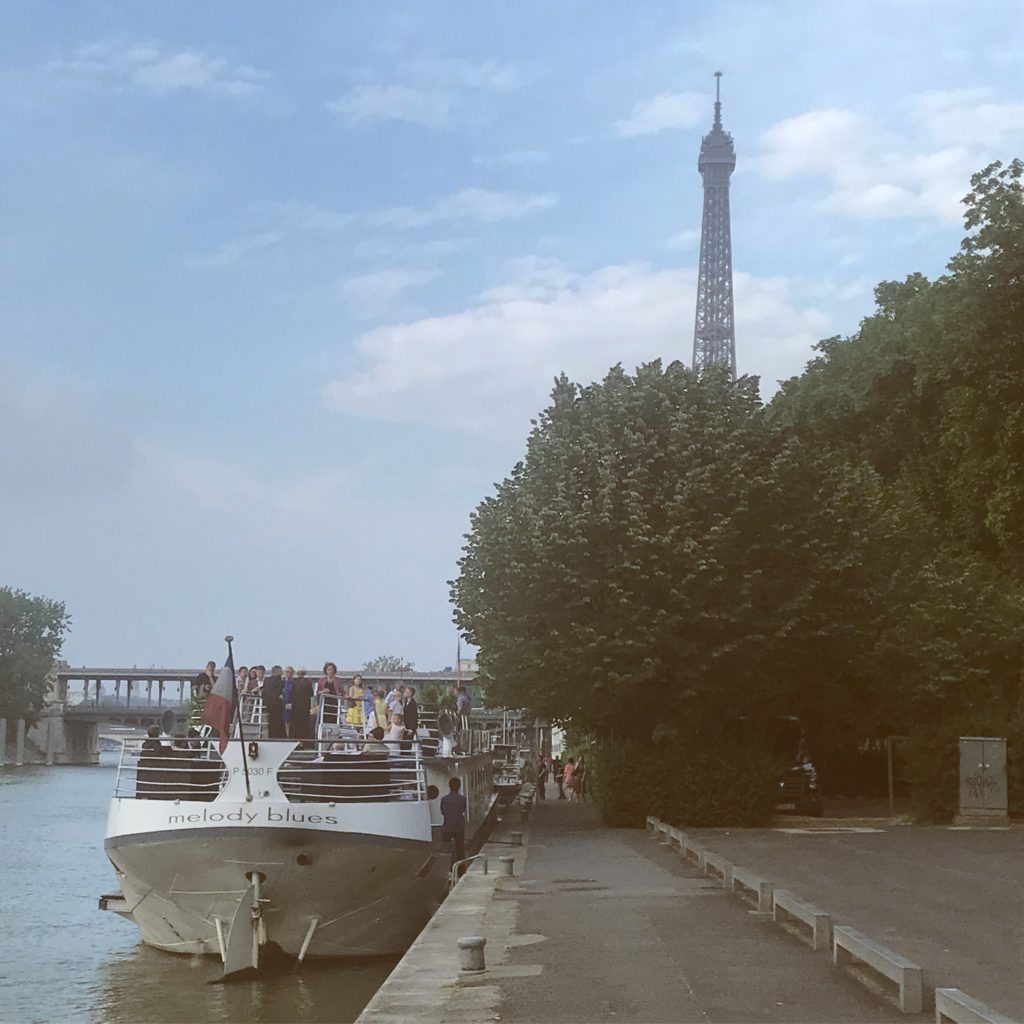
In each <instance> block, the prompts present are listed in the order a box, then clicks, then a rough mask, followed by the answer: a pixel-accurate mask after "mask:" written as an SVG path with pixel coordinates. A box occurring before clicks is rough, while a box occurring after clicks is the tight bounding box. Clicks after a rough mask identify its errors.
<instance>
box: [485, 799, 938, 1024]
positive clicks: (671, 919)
mask: <svg viewBox="0 0 1024 1024" xmlns="http://www.w3.org/2000/svg"><path fill="white" fill-rule="evenodd" d="M550 789H553V787H549V790H550ZM518 882H519V884H518V885H517V886H515V887H510V888H508V889H502V890H499V891H498V892H496V893H495V897H494V899H495V900H496V901H510V902H512V903H513V904H514V905H515V907H516V908H517V909H518V916H517V919H516V932H517V934H516V935H514V936H513V937H512V940H511V942H510V943H509V945H510V946H511V949H510V951H509V962H510V964H512V965H522V970H523V973H524V976H521V977H515V976H505V977H502V978H501V979H500V981H499V985H500V988H501V994H502V998H501V1003H500V1016H501V1020H503V1021H508V1022H512V1024H517V1022H528V1024H538V1022H556V1021H557V1022H576V1021H578V1022H593V1021H621V1022H644V1024H651V1022H661V1021H678V1022H698V1021H699V1022H726V1021H787V1022H802V1021H815V1022H819V1024H831V1022H845V1021H857V1022H869V1021H871V1022H874V1021H896V1020H902V1021H907V1020H910V1021H917V1020H922V1021H923V1020H925V1019H927V1018H925V1017H920V1018H918V1017H906V1016H902V1015H900V1014H899V1013H897V1012H896V1010H895V1009H894V1008H893V1007H891V1006H889V1005H888V1004H886V1003H885V1002H883V1001H882V1000H880V999H879V998H878V997H876V996H874V995H872V994H870V993H868V992H867V991H866V990H864V989H863V988H861V987H860V986H859V985H858V984H856V983H855V982H854V981H853V980H852V979H850V978H848V977H847V976H846V975H844V974H843V973H842V972H840V971H838V970H836V969H835V968H833V967H832V966H831V965H830V963H829V960H828V957H827V956H826V955H825V954H823V953H814V952H812V951H811V950H810V948H808V947H806V946H804V945H802V944H800V943H799V942H797V941H796V940H795V939H792V938H790V937H789V936H788V935H786V934H785V933H783V932H782V931H781V930H780V929H778V928H776V927H775V926H774V925H772V924H771V923H770V922H768V921H765V920H764V919H763V918H759V917H756V916H754V915H752V914H751V913H749V912H748V911H747V910H746V909H745V908H744V907H743V906H742V905H741V904H740V903H739V902H738V901H737V900H735V899H733V898H732V897H730V896H727V895H726V894H725V893H723V892H722V891H721V890H720V889H717V888H716V887H714V886H712V885H711V884H710V883H709V882H708V881H707V880H705V879H703V878H700V877H698V876H697V875H696V873H695V872H694V871H692V870H690V869H688V868H686V867H684V866H683V864H682V861H681V860H680V859H679V857H678V855H677V854H676V853H674V852H669V850H668V849H666V848H665V847H663V846H659V845H658V844H657V843H656V842H654V840H653V839H651V838H650V837H649V836H648V835H646V834H645V833H643V832H639V831H626V830H618V829H606V828H602V827H601V826H600V825H599V822H598V820H597V815H596V813H595V812H594V809H593V808H592V807H589V806H584V807H573V806H569V805H567V804H566V803H564V802H556V801H550V800H549V801H547V802H544V803H541V804H539V805H538V806H537V808H536V810H535V812H534V816H533V821H532V823H531V828H530V845H529V853H528V857H527V860H526V867H525V872H524V874H523V876H522V878H520V879H519V880H518ZM530 965H532V968H533V970H530V971H529V973H527V969H528V967H529V966H530ZM535 972H536V973H535ZM481 1019H483V1018H481Z"/></svg>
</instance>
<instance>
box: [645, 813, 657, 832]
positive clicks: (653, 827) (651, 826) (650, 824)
mask: <svg viewBox="0 0 1024 1024" xmlns="http://www.w3.org/2000/svg"><path fill="white" fill-rule="evenodd" d="M658 825H659V822H658V819H657V818H655V817H654V816H653V815H651V814H648V815H647V831H648V832H657V830H658Z"/></svg>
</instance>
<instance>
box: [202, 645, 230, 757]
mask: <svg viewBox="0 0 1024 1024" xmlns="http://www.w3.org/2000/svg"><path fill="white" fill-rule="evenodd" d="M237 710H238V690H237V689H236V687H235V656H234V654H233V653H232V652H231V644H228V660H227V664H226V665H225V666H224V667H223V668H222V669H221V670H220V674H219V675H218V676H217V682H215V683H214V684H213V689H212V690H211V691H210V695H209V697H207V698H206V706H205V707H204V708H203V722H204V724H206V725H212V726H213V728H214V729H216V730H217V732H218V733H219V734H220V752H221V753H222V754H223V753H224V748H225V747H226V746H227V745H228V739H229V738H230V736H231V726H232V724H233V723H234V721H235V712H236V711H237Z"/></svg>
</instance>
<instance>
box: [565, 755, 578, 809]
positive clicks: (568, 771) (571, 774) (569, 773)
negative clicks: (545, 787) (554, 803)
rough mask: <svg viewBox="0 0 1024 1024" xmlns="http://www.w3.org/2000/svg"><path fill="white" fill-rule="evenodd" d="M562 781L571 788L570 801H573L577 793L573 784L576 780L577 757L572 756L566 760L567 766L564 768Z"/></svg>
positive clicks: (567, 787) (568, 788)
mask: <svg viewBox="0 0 1024 1024" xmlns="http://www.w3.org/2000/svg"><path fill="white" fill-rule="evenodd" d="M562 781H563V782H564V783H565V788H566V789H567V790H569V803H572V802H573V796H574V795H575V792H574V789H573V786H574V785H575V782H576V758H574V757H570V758H569V760H568V761H567V762H566V765H565V768H564V769H562Z"/></svg>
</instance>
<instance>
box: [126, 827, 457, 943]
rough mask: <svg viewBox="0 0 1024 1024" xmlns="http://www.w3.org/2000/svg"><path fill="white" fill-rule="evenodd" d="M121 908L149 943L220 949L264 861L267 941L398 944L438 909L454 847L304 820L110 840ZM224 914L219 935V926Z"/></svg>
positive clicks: (410, 938) (415, 932)
mask: <svg viewBox="0 0 1024 1024" xmlns="http://www.w3.org/2000/svg"><path fill="white" fill-rule="evenodd" d="M106 850H107V855H108V856H109V858H110V860H111V862H112V863H113V865H114V867H115V869H116V870H117V873H118V876H119V878H120V881H121V892H122V894H123V896H124V904H123V906H119V907H118V908H117V909H118V912H119V913H122V914H124V915H125V916H128V917H130V918H131V919H132V920H133V921H134V922H135V923H136V925H137V926H138V928H139V931H140V933H141V935H142V940H143V942H145V943H146V944H147V945H150V946H155V947H157V948H158V949H164V950H168V951H170V952H175V953H208V954H216V955H218V956H219V955H220V954H221V951H222V945H221V944H222V942H223V937H224V935H225V933H226V930H227V928H228V925H229V923H230V921H231V919H232V917H233V916H234V913H235V910H236V909H237V907H238V903H239V900H240V899H242V898H243V897H244V896H245V894H246V892H247V890H248V888H249V877H251V875H252V874H253V873H254V872H258V873H259V874H260V875H261V876H262V878H261V889H260V894H261V896H262V897H263V898H264V899H266V900H268V901H269V902H268V903H266V904H265V907H264V912H263V920H264V924H265V929H266V939H267V941H268V942H272V943H274V944H276V945H277V946H278V947H279V948H280V949H281V950H283V951H284V952H285V953H287V954H289V955H291V956H296V957H297V956H299V954H300V952H301V951H302V946H303V943H304V942H305V940H306V938H307V935H308V933H309V931H310V926H311V922H312V920H313V919H314V918H317V919H318V921H317V924H316V927H315V929H314V930H313V933H312V936H311V938H310V940H309V944H308V948H307V950H306V955H307V956H372V955H376V954H395V953H401V952H403V951H404V950H405V949H407V948H408V946H409V945H410V944H411V943H412V941H413V940H414V939H415V938H416V936H417V935H418V934H419V932H420V931H421V930H422V928H423V926H424V925H425V924H426V922H427V921H428V920H429V919H430V916H431V914H432V913H433V911H434V910H435V909H436V907H437V904H438V900H439V898H440V897H441V895H442V894H443V892H444V878H445V877H446V874H447V866H448V858H447V857H446V856H444V855H443V854H442V853H441V852H440V851H435V850H434V849H433V847H432V844H431V843H429V842H419V841H414V840H408V839H398V838H388V837H385V836H379V835H365V834H358V833H326V832H311V831H310V830H308V829H301V828H296V829H280V828H241V829H234V828H208V829H204V830H202V833H201V834H200V835H195V834H186V833H181V832H171V833H155V834H150V835H149V836H145V837H142V836H133V837H126V838H125V839H122V840H118V839H109V840H107V843H106ZM218 921H219V922H220V934H218Z"/></svg>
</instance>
